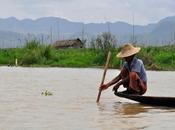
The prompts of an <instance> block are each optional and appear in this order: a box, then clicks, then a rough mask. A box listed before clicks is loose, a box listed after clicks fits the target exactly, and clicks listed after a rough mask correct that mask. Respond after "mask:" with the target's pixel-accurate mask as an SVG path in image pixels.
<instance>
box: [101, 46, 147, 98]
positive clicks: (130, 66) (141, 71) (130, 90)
mask: <svg viewBox="0 0 175 130" xmlns="http://www.w3.org/2000/svg"><path fill="white" fill-rule="evenodd" d="M140 49H141V48H140V47H134V46H133V45H132V44H130V43H128V44H125V45H124V46H123V47H122V49H121V51H120V52H119V53H118V54H117V57H118V58H122V60H124V63H123V65H122V69H121V71H120V73H119V75H118V76H117V77H115V78H114V79H113V80H111V81H110V82H108V83H107V84H103V85H102V86H101V87H100V89H101V90H105V89H107V88H108V87H110V86H112V85H114V87H113V91H117V90H118V88H119V86H120V85H123V87H125V88H126V90H125V91H123V92H122V93H125V94H139V95H143V94H144V93H145V92H146V90H147V75H146V72H145V67H144V64H143V62H142V60H141V59H138V58H137V57H136V54H137V53H138V52H139V51H140Z"/></svg>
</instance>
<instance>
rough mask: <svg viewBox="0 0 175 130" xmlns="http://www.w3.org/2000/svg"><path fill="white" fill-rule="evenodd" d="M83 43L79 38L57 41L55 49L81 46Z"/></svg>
mask: <svg viewBox="0 0 175 130" xmlns="http://www.w3.org/2000/svg"><path fill="white" fill-rule="evenodd" d="M82 44H83V43H82V41H81V40H80V39H79V38H77V39H71V40H61V41H56V42H55V43H54V45H53V46H54V47H56V48H59V47H71V46H78V45H79V46H81V45H82Z"/></svg>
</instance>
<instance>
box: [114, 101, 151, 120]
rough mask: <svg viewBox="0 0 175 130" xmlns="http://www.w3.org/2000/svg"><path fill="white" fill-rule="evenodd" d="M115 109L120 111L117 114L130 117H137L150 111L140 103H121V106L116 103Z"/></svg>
mask: <svg viewBox="0 0 175 130" xmlns="http://www.w3.org/2000/svg"><path fill="white" fill-rule="evenodd" d="M113 107H114V110H118V111H117V112H119V113H120V114H122V115H123V116H128V117H129V116H130V115H137V114H140V113H144V112H147V111H148V108H146V107H145V106H143V105H140V104H138V103H120V105H118V103H115V104H114V106H113Z"/></svg>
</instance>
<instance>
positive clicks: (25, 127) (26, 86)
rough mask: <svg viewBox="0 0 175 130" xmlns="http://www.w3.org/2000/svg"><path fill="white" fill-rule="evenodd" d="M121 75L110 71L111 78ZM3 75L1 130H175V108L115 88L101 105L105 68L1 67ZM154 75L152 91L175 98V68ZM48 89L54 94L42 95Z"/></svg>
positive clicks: (151, 76)
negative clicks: (126, 96)
mask: <svg viewBox="0 0 175 130" xmlns="http://www.w3.org/2000/svg"><path fill="white" fill-rule="evenodd" d="M116 73H118V71H116V70H108V73H107V76H106V80H110V79H111V78H113V77H114V76H115V75H116ZM0 74H1V78H0V92H1V94H0V103H1V104H0V129H1V130H57V129H60V130H116V129H117V130H153V129H154V130H163V129H167V130H168V129H174V128H175V123H174V122H175V118H174V117H175V109H174V108H166V107H151V106H146V105H141V104H139V103H136V102H133V101H130V100H127V99H123V98H119V97H116V96H115V95H114V94H113V92H111V90H110V89H109V90H107V91H104V92H102V95H101V99H100V102H99V103H98V104H96V102H95V101H96V96H97V93H98V86H99V83H100V80H101V76H102V74H103V70H101V69H88V68H87V69H71V68H21V67H12V68H10V67H0ZM148 77H149V89H148V92H147V93H146V95H154V96H156V95H162V96H174V93H175V89H174V80H175V72H148ZM164 79H167V80H164ZM167 81H168V83H167ZM45 90H48V91H49V92H52V93H53V95H51V96H43V95H41V93H42V92H43V91H45ZM9 124H10V125H9Z"/></svg>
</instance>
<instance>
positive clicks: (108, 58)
mask: <svg viewBox="0 0 175 130" xmlns="http://www.w3.org/2000/svg"><path fill="white" fill-rule="evenodd" d="M110 57H111V52H110V51H109V52H108V57H107V60H106V64H105V67H104V72H103V77H102V81H101V84H100V86H101V85H103V83H104V80H105V76H106V71H107V69H108V64H109V60H110ZM101 92H102V90H101V89H99V92H98V96H97V100H96V102H97V103H98V102H99V100H100V96H101Z"/></svg>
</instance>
